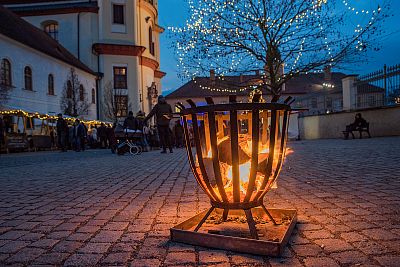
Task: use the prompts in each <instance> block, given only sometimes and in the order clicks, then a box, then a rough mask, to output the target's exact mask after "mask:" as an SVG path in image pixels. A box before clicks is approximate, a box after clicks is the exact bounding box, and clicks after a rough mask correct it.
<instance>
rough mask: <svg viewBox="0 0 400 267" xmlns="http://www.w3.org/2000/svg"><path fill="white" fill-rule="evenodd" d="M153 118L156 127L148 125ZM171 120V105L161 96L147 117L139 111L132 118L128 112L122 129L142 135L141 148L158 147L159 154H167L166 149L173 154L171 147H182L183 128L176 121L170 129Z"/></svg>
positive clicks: (131, 114) (131, 113)
mask: <svg viewBox="0 0 400 267" xmlns="http://www.w3.org/2000/svg"><path fill="white" fill-rule="evenodd" d="M154 116H155V118H156V125H157V126H156V127H154V126H149V125H148V121H149V120H150V119H151V118H152V117H154ZM171 119H172V108H171V105H169V104H168V103H167V102H166V100H165V98H164V97H163V96H159V97H158V103H157V104H156V105H155V106H154V108H153V109H152V110H151V111H150V113H149V114H148V115H147V116H146V114H145V113H144V112H142V111H139V112H138V113H137V114H136V117H134V115H133V112H132V111H130V112H129V115H128V117H127V118H126V119H125V121H124V124H123V128H124V131H126V132H128V131H129V132H140V133H143V139H142V140H141V145H142V146H145V147H147V146H150V147H157V146H159V147H161V148H162V151H161V153H167V149H168V150H169V152H170V153H173V146H176V147H178V148H179V147H183V127H182V125H181V124H180V121H177V122H176V123H175V125H174V127H173V129H171V128H170V122H171ZM157 143H158V144H157Z"/></svg>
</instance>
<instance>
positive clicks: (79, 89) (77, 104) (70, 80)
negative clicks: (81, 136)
mask: <svg viewBox="0 0 400 267" xmlns="http://www.w3.org/2000/svg"><path fill="white" fill-rule="evenodd" d="M86 95H87V94H86V93H85V88H84V87H83V85H82V83H81V82H80V80H79V76H78V74H77V73H76V71H75V69H74V68H71V69H70V72H69V73H68V77H67V80H66V81H65V83H64V89H63V92H62V95H61V102H60V104H61V110H62V111H64V114H65V115H69V116H72V117H78V116H81V115H87V113H88V110H89V106H90V104H89V102H88V101H87V97H86Z"/></svg>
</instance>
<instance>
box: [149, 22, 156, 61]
mask: <svg viewBox="0 0 400 267" xmlns="http://www.w3.org/2000/svg"><path fill="white" fill-rule="evenodd" d="M149 50H150V54H152V55H153V56H154V54H155V52H154V42H153V29H152V28H151V27H149Z"/></svg>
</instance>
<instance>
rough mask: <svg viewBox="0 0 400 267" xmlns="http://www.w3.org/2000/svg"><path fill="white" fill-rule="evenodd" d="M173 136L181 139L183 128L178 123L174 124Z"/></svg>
mask: <svg viewBox="0 0 400 267" xmlns="http://www.w3.org/2000/svg"><path fill="white" fill-rule="evenodd" d="M174 134H175V137H176V138H182V137H183V126H182V125H181V124H180V123H178V124H175V127H174Z"/></svg>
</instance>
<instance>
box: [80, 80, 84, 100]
mask: <svg viewBox="0 0 400 267" xmlns="http://www.w3.org/2000/svg"><path fill="white" fill-rule="evenodd" d="M79 101H85V88H83V85H82V84H81V85H79Z"/></svg>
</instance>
